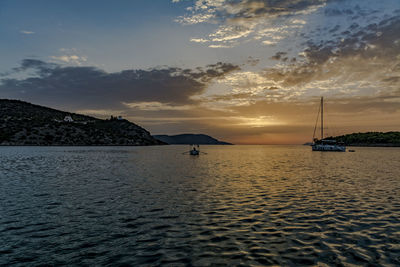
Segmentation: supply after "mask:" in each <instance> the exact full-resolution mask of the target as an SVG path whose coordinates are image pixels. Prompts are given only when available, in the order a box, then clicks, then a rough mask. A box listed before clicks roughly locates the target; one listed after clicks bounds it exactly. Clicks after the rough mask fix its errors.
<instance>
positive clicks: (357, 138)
mask: <svg viewBox="0 0 400 267" xmlns="http://www.w3.org/2000/svg"><path fill="white" fill-rule="evenodd" d="M326 139H335V140H336V141H338V142H343V143H345V144H346V145H347V146H400V132H386V133H383V132H367V133H352V134H346V135H341V136H336V137H328V138H326Z"/></svg>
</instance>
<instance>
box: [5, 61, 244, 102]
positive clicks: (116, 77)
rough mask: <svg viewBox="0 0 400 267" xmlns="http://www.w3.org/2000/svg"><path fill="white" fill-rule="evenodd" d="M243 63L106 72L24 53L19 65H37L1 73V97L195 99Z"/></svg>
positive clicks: (66, 99)
mask: <svg viewBox="0 0 400 267" xmlns="http://www.w3.org/2000/svg"><path fill="white" fill-rule="evenodd" d="M237 69H239V67H238V66H237V65H232V64H228V63H221V62H219V63H216V64H212V65H208V66H206V67H205V68H197V69H195V70H192V69H181V68H172V67H165V68H157V69H148V70H124V71H121V72H114V73H107V72H105V71H103V70H100V69H98V68H95V67H65V66H61V65H57V64H53V63H47V62H43V61H40V60H34V59H26V60H24V61H23V62H22V64H21V66H19V67H18V68H15V69H14V70H15V71H18V72H22V71H27V72H29V71H33V72H35V75H33V76H30V77H28V78H25V79H14V78H3V79H2V80H1V84H0V94H1V97H2V98H16V99H24V100H28V101H33V102H37V103H43V104H54V103H68V106H69V107H72V108H114V107H118V106H120V105H121V102H140V101H158V102H161V103H171V104H176V105H179V104H186V103H191V102H192V100H191V99H190V97H191V96H193V95H196V94H200V93H201V92H203V90H204V89H205V87H206V86H207V84H208V83H209V82H210V81H211V80H213V79H218V78H221V77H223V76H224V75H225V74H227V73H229V72H232V71H234V70H237Z"/></svg>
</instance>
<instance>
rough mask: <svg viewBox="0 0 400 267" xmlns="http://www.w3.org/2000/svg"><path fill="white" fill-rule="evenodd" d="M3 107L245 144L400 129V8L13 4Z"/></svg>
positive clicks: (170, 1) (6, 3) (309, 3)
mask: <svg viewBox="0 0 400 267" xmlns="http://www.w3.org/2000/svg"><path fill="white" fill-rule="evenodd" d="M0 35H1V36H2V37H1V41H0V59H1V60H0V98H11V99H20V100H25V101H29V102H32V103H35V104H40V105H45V106H50V107H53V108H57V109H63V110H67V111H74V112H79V113H84V114H88V115H93V116H96V117H101V118H106V117H109V116H110V115H122V116H124V117H125V118H128V119H129V120H131V121H133V122H135V123H137V124H139V125H141V126H143V127H145V128H146V129H148V130H149V131H150V132H151V133H152V134H178V133H205V134H210V135H212V136H214V137H216V138H218V139H222V140H224V141H230V142H233V143H236V144H294V143H303V142H306V141H310V140H311V138H312V133H313V129H314V124H315V120H316V117H317V112H318V101H319V98H320V97H321V96H324V97H325V99H326V101H325V102H326V105H325V110H326V118H325V120H326V122H327V129H326V132H327V134H328V135H339V134H344V133H351V132H359V131H361V132H363V131H390V130H400V1H399V0H381V1H376V0H242V1H237V0H152V1H148V0H121V1H103V0H86V1H77V0H69V1H53V0H38V1H29V0H26V1H22V0H2V1H0Z"/></svg>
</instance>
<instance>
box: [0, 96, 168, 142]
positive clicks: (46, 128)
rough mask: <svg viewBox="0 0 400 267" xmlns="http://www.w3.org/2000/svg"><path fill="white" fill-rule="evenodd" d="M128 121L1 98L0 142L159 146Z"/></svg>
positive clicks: (149, 136) (144, 131) (148, 135)
mask: <svg viewBox="0 0 400 267" xmlns="http://www.w3.org/2000/svg"><path fill="white" fill-rule="evenodd" d="M160 144H164V143H163V142H160V141H159V140H156V139H154V138H153V137H152V136H151V135H150V133H149V132H148V131H146V130H145V129H143V128H142V127H140V126H138V125H136V124H134V123H131V122H129V121H127V120H123V119H117V118H112V119H110V120H101V119H97V118H94V117H90V116H85V115H80V114H75V113H70V112H64V111H60V110H55V109H52V108H48V107H43V106H39V105H34V104H30V103H27V102H23V101H19V100H7V99H0V145H72V146H73V145H82V146H86V145H133V146H141V145H160Z"/></svg>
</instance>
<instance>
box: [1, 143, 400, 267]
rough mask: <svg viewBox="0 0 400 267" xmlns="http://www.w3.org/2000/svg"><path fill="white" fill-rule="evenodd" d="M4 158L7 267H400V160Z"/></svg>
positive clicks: (110, 155)
mask: <svg viewBox="0 0 400 267" xmlns="http://www.w3.org/2000/svg"><path fill="white" fill-rule="evenodd" d="M202 148H203V151H205V152H207V153H208V154H203V155H200V156H199V157H195V156H189V155H182V154H181V152H184V151H186V150H188V147H186V146H164V147H0V204H1V205H0V265H21V266H26V265H40V264H49V265H62V264H69V265H88V266H93V265H121V264H129V265H133V266H139V265H144V266H153V265H169V266H186V265H189V266H190V265H194V266H207V265H212V266H215V265H222V266H226V265H230V266H232V265H235V266H237V265H271V264H272V265H292V266H298V265H340V264H343V265H346V266H347V265H352V264H354V265H366V264H368V263H370V264H373V265H387V266H396V265H397V266H398V265H400V170H399V169H400V149H396V148H356V152H355V153H349V152H346V153H334V152H331V153H330V152H325V153H324V152H311V148H310V147H305V146H204V147H202Z"/></svg>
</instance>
